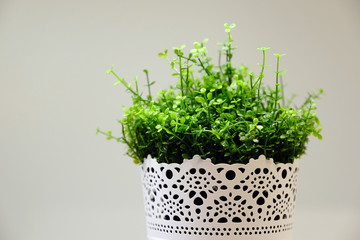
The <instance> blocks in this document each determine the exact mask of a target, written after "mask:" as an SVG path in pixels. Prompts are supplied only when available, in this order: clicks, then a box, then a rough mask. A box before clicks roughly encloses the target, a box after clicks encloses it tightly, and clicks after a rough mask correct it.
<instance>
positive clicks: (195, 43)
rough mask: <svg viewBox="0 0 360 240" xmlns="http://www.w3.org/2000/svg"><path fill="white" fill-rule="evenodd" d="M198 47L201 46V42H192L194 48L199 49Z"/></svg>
mask: <svg viewBox="0 0 360 240" xmlns="http://www.w3.org/2000/svg"><path fill="white" fill-rule="evenodd" d="M200 47H201V44H200V43H199V42H194V48H195V49H199V48H200ZM195 49H193V50H195ZM195 51H196V50H195Z"/></svg>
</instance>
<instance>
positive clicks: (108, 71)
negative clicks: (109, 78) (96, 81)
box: [106, 65, 114, 74]
mask: <svg viewBox="0 0 360 240" xmlns="http://www.w3.org/2000/svg"><path fill="white" fill-rule="evenodd" d="M113 68H114V65H112V66H111V67H110V68H109V69H108V70H107V71H106V74H110V73H111V72H112V71H113Z"/></svg>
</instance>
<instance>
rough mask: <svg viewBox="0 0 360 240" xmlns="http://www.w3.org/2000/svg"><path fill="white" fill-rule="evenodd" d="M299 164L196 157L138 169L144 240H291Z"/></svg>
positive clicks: (150, 160) (149, 163) (154, 162)
mask: <svg viewBox="0 0 360 240" xmlns="http://www.w3.org/2000/svg"><path fill="white" fill-rule="evenodd" d="M298 164H299V162H298V160H295V161H294V162H293V163H286V164H283V163H278V164H274V161H273V160H272V159H269V160H268V159H266V157H265V156H264V155H261V156H260V157H259V158H258V159H250V161H249V163H247V164H240V163H236V164H226V163H219V164H213V163H212V162H211V160H210V159H205V160H204V159H201V157H200V156H198V155H195V156H194V157H193V158H192V159H189V160H188V159H184V161H183V163H181V164H178V163H171V164H167V163H158V162H157V160H156V159H154V158H152V157H151V156H150V155H149V156H148V157H147V158H146V159H145V160H144V163H143V164H142V165H141V169H142V171H141V174H142V183H143V196H144V204H145V213H146V221H147V233H148V239H154V240H155V239H156V240H162V239H163V240H167V239H169V240H185V239H186V240H202V239H204V240H205V239H229V240H230V239H243V240H258V239H259V238H260V239H262V240H290V239H292V228H293V220H294V210H295V200H296V189H297V178H298V170H299V167H298Z"/></svg>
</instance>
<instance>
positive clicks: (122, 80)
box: [110, 70, 147, 102]
mask: <svg viewBox="0 0 360 240" xmlns="http://www.w3.org/2000/svg"><path fill="white" fill-rule="evenodd" d="M110 72H111V73H112V74H113V75H114V76H115V77H116V78H117V79H118V80H119V82H121V83H122V84H123V85H124V86H125V87H126V88H127V89H128V90H129V91H130V92H131V93H132V94H134V95H135V96H137V97H138V98H139V99H140V100H141V101H143V102H146V101H147V100H145V99H143V98H142V97H141V96H140V95H139V94H138V93H137V92H135V91H134V90H133V89H132V88H131V87H130V86H129V85H128V84H127V83H126V82H125V80H124V79H121V78H120V77H119V76H118V75H116V73H115V72H114V71H113V70H111V71H110Z"/></svg>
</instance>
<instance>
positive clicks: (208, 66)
mask: <svg viewBox="0 0 360 240" xmlns="http://www.w3.org/2000/svg"><path fill="white" fill-rule="evenodd" d="M234 27H235V25H234V24H232V25H228V24H225V32H226V33H227V35H228V39H227V41H226V42H225V43H219V45H220V46H221V47H222V49H221V50H220V51H219V53H220V55H219V61H218V65H216V66H215V65H214V64H213V63H212V62H211V58H210V57H208V56H207V48H206V47H205V44H206V43H207V41H208V40H207V39H205V40H204V41H202V42H195V43H194V49H191V50H190V52H189V53H188V54H186V53H185V52H184V51H183V50H184V48H185V45H183V46H180V47H174V48H173V50H174V57H173V58H170V57H169V55H168V50H165V51H164V52H162V53H159V57H162V58H164V59H166V60H168V62H169V63H170V66H171V68H172V69H173V70H174V74H173V76H174V77H175V78H176V79H177V80H178V82H177V84H176V86H175V87H170V88H169V89H165V90H162V91H159V92H158V95H157V97H156V98H154V97H153V96H152V95H151V89H150V86H151V85H152V84H154V82H150V81H149V76H148V71H147V70H144V72H145V74H146V81H147V87H148V95H147V97H143V96H142V94H141V93H139V89H138V84H137V78H136V79H135V82H134V83H135V88H132V87H131V86H130V84H129V83H127V82H126V81H125V79H123V78H120V77H119V76H118V75H117V74H116V73H115V72H114V70H113V68H112V67H111V68H110V69H109V70H108V71H107V73H109V74H113V75H114V76H115V78H116V80H117V81H116V82H115V84H114V85H117V84H122V85H123V86H124V87H125V88H126V89H127V90H128V91H129V92H130V93H131V94H132V100H133V104H132V106H130V107H129V108H125V107H124V118H123V119H122V120H120V121H119V123H120V124H121V126H122V136H121V137H114V136H113V135H112V132H111V131H108V132H103V131H101V130H99V129H97V132H99V133H102V134H104V135H106V136H107V139H115V140H117V141H119V142H123V143H125V144H127V146H128V152H127V153H128V155H129V156H131V157H132V158H134V159H135V160H134V162H135V163H140V162H142V161H143V159H144V158H146V157H147V155H148V154H151V155H152V157H154V158H156V159H158V161H159V162H166V163H173V162H177V163H181V162H182V160H183V159H184V158H191V157H192V156H193V155H195V154H198V155H200V156H201V157H202V158H211V159H212V161H213V162H214V163H222V162H224V163H247V162H248V160H249V159H250V158H257V157H258V156H259V155H261V154H264V155H265V156H266V157H268V158H273V159H274V160H275V162H282V163H287V162H292V161H293V160H294V159H295V158H299V157H300V156H301V155H302V154H304V153H305V149H306V143H307V142H308V139H309V136H310V135H311V134H312V135H314V136H315V137H317V138H319V139H321V138H322V137H321V135H320V131H321V128H320V123H319V119H318V117H317V116H316V113H315V109H316V105H315V102H314V100H315V99H316V98H318V97H319V95H320V94H321V93H322V90H320V91H319V93H316V94H310V95H309V97H308V98H307V99H306V100H305V102H304V104H303V105H302V106H301V107H299V108H294V107H291V106H289V105H288V104H287V103H286V101H285V99H284V94H283V86H282V84H280V83H279V80H281V75H282V71H280V70H279V62H280V57H281V56H282V55H280V54H275V56H276V59H277V65H276V71H275V74H276V78H275V87H273V88H271V87H266V86H264V84H263V79H264V68H265V67H267V66H266V65H265V52H266V50H268V49H269V48H259V50H260V51H262V54H263V59H262V63H261V64H260V66H261V72H260V74H259V75H255V74H254V73H253V72H249V70H248V68H247V67H246V66H244V65H241V66H239V67H235V66H233V63H232V61H231V59H232V56H233V53H232V52H233V50H235V49H236V47H234V46H233V45H232V42H233V40H232V36H231V29H233V28H234ZM221 56H225V60H226V61H225V63H224V64H221ZM280 82H281V81H280Z"/></svg>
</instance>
